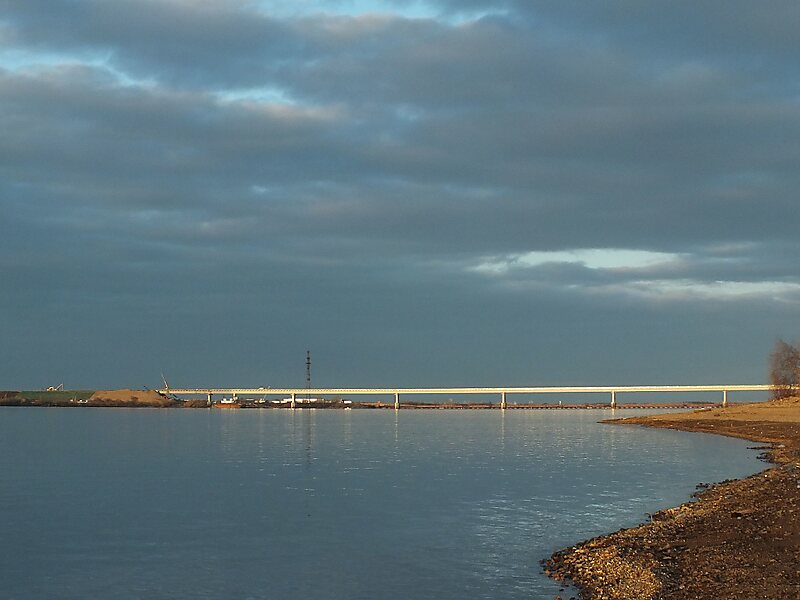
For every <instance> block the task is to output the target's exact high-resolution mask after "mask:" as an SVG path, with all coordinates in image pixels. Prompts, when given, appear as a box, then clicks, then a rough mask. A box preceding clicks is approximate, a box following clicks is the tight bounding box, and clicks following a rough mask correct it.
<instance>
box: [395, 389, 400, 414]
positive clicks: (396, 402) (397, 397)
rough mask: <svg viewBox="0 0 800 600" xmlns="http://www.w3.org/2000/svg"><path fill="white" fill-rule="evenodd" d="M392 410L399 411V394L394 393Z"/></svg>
mask: <svg viewBox="0 0 800 600" xmlns="http://www.w3.org/2000/svg"><path fill="white" fill-rule="evenodd" d="M394 409H395V410H400V392H395V393H394Z"/></svg>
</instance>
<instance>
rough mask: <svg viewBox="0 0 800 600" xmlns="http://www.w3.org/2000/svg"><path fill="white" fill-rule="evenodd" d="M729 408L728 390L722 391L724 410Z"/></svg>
mask: <svg viewBox="0 0 800 600" xmlns="http://www.w3.org/2000/svg"><path fill="white" fill-rule="evenodd" d="M726 406H728V390H722V408H725V407H726Z"/></svg>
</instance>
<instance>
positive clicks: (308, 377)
mask: <svg viewBox="0 0 800 600" xmlns="http://www.w3.org/2000/svg"><path fill="white" fill-rule="evenodd" d="M306 388H307V389H309V390H310V389H311V350H306ZM309 397H310V395H309Z"/></svg>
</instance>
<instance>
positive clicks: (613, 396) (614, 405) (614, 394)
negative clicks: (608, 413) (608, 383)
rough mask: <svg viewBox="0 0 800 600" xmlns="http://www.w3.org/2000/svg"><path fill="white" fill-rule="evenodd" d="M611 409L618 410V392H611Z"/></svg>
mask: <svg viewBox="0 0 800 600" xmlns="http://www.w3.org/2000/svg"><path fill="white" fill-rule="evenodd" d="M611 408H617V390H611Z"/></svg>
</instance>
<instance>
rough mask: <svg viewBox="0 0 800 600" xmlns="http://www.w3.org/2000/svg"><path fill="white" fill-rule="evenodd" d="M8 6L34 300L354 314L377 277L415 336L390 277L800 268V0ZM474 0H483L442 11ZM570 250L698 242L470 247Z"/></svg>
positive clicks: (15, 218) (7, 76) (471, 284)
mask: <svg viewBox="0 0 800 600" xmlns="http://www.w3.org/2000/svg"><path fill="white" fill-rule="evenodd" d="M0 6H2V7H3V8H4V10H3V15H4V16H3V17H2V18H0V32H2V33H0V40H2V43H3V44H4V47H5V48H4V50H5V51H4V52H3V51H0V127H1V128H2V131H3V135H2V136H1V137H0V194H1V195H2V196H1V197H2V206H0V216H2V219H3V223H4V226H5V227H4V228H5V229H6V231H5V232H4V235H3V236H2V237H0V250H1V251H2V258H0V272H2V274H3V275H4V276H5V277H6V279H7V280H9V281H13V282H14V284H15V289H17V290H20V291H19V292H18V293H23V291H24V292H25V293H26V294H30V296H26V302H27V301H30V302H35V300H34V298H35V297H36V296H37V290H41V289H42V285H43V283H42V282H45V281H50V282H58V283H59V285H60V286H62V289H72V290H75V293H78V292H79V290H80V289H82V288H84V287H85V286H87V285H89V284H90V282H92V281H103V282H104V285H105V286H106V288H107V289H108V290H111V291H113V292H114V293H116V294H119V295H121V296H116V297H117V298H120V297H122V296H124V295H125V294H132V297H133V298H136V300H135V301H134V300H129V301H130V302H133V303H134V304H135V303H136V302H141V301H143V300H142V298H143V297H147V298H148V302H151V303H152V305H153V307H154V308H153V310H157V307H158V306H159V303H158V302H157V300H156V299H154V295H155V296H156V297H160V296H162V295H163V298H164V300H163V304H162V305H161V306H162V307H163V309H164V310H175V309H176V302H177V300H176V299H175V298H174V297H173V295H172V292H170V291H167V290H164V289H161V288H159V287H158V286H155V287H154V286H153V284H152V280H153V278H158V279H160V280H162V281H164V280H170V281H172V282H175V284H176V287H178V288H180V289H183V290H187V291H189V292H190V293H192V294H194V295H196V296H197V297H198V305H197V306H206V309H207V310H208V311H211V312H215V311H216V310H218V308H215V307H217V304H215V303H216V302H219V301H220V300H219V298H218V297H217V296H215V295H213V294H210V293H209V294H208V295H205V293H204V289H205V288H204V286H207V285H208V282H209V281H214V282H215V283H216V285H218V286H219V287H221V288H224V289H231V290H236V294H237V298H239V301H240V302H242V303H244V304H245V305H246V310H245V312H247V311H248V310H255V307H256V306H258V302H259V301H260V300H259V298H263V294H265V293H266V290H270V289H275V288H279V289H283V290H285V292H286V293H285V295H284V296H283V297H271V299H270V300H269V307H272V308H271V309H274V312H275V314H281V315H284V316H285V315H287V314H294V310H295V309H296V308H297V307H299V306H301V305H307V306H308V308H309V310H311V309H312V308H313V309H314V310H321V311H322V313H323V314H329V315H336V316H335V318H332V320H333V321H336V322H338V321H339V320H341V321H342V322H343V323H348V324H350V323H351V321H357V320H358V318H357V314H358V311H362V312H363V311H364V310H365V309H364V307H363V306H360V307H359V308H352V307H351V308H348V307H350V306H351V305H350V303H349V301H348V299H349V298H351V297H352V294H353V293H360V294H363V295H364V297H365V298H371V299H373V300H374V306H375V307H376V308H375V309H374V310H375V311H376V312H375V314H376V315H383V316H384V317H386V316H387V315H391V314H394V312H395V311H399V314H402V315H404V317H403V318H404V319H408V327H407V328H406V331H418V333H419V337H418V338H416V339H417V340H423V339H425V335H424V326H423V325H422V323H426V324H427V325H428V326H429V325H430V322H429V321H427V320H426V319H420V324H419V325H418V326H417V325H414V324H413V322H414V320H415V319H414V316H413V315H412V314H411V313H410V312H406V311H404V310H403V309H401V308H400V305H401V304H402V302H404V300H402V299H398V300H396V301H394V302H393V301H392V295H391V294H388V296H387V295H384V294H383V293H381V294H379V293H378V292H376V291H375V287H374V286H383V287H384V289H394V290H401V289H402V290H405V292H404V293H405V294H406V295H404V296H403V297H404V298H408V295H407V294H412V295H413V294H414V293H417V294H423V295H424V294H426V293H428V291H429V290H431V289H434V288H435V289H436V290H437V291H436V294H438V295H437V296H436V298H438V299H437V300H436V301H435V302H434V304H436V303H440V304H437V305H438V306H442V305H446V300H445V299H446V298H448V297H459V296H460V295H463V294H471V295H472V296H473V297H474V300H471V301H469V302H466V304H467V305H468V306H466V307H465V308H464V315H469V316H470V317H469V318H470V319H472V320H473V321H474V320H475V319H476V318H479V317H477V315H480V314H482V312H483V310H484V308H485V306H486V304H484V303H493V302H500V303H504V302H508V303H511V305H514V306H517V304H516V303H517V302H519V301H520V298H526V297H530V294H531V290H535V292H536V293H538V294H542V296H541V297H540V299H539V300H537V302H543V303H545V304H546V303H547V302H553V303H554V306H557V305H559V304H560V303H562V302H563V300H562V299H563V298H566V297H580V296H581V294H582V292H585V293H586V298H584V299H583V300H580V301H578V304H579V305H580V310H581V311H587V310H591V307H592V306H593V305H592V302H593V301H595V299H594V298H593V296H592V293H593V291H596V290H597V289H598V288H603V289H607V290H610V292H611V293H612V296H613V291H614V290H620V293H622V291H624V290H625V289H627V288H626V286H630V285H632V284H634V283H636V284H642V285H647V282H648V281H652V282H654V283H653V285H654V286H655V285H656V284H658V285H661V284H662V283H663V282H664V281H675V282H676V284H681V285H683V284H684V283H685V282H686V281H690V282H695V283H697V284H698V285H700V284H703V285H706V284H714V283H715V282H718V281H726V282H742V283H748V284H750V283H759V282H783V283H786V284H792V285H793V284H798V283H800V273H798V269H797V267H796V264H795V261H794V260H793V259H792V257H794V256H796V255H797V253H798V252H797V251H798V242H797V241H796V240H797V235H796V230H797V224H798V219H797V216H796V213H797V199H796V190H797V189H800V175H799V173H800V169H798V168H797V156H800V104H798V102H797V90H798V77H797V75H798V74H797V66H796V61H795V60H794V56H793V53H792V52H791V47H792V44H791V43H790V38H789V33H790V31H794V30H793V28H792V25H791V24H792V23H795V24H796V23H797V20H798V15H797V9H796V8H795V4H794V3H789V2H768V3H766V4H765V5H759V6H761V8H760V9H759V8H758V7H757V6H755V5H752V4H751V3H744V2H735V3H726V4H725V8H720V6H719V5H718V4H717V3H705V2H700V3H692V5H691V7H689V5H686V6H683V5H682V6H681V7H675V6H674V4H673V3H651V4H650V5H647V6H646V7H642V6H639V5H638V4H636V5H635V6H634V5H633V4H631V3H630V2H623V1H618V2H610V3H603V5H602V8H600V5H591V6H587V5H586V4H585V3H573V2H563V1H561V2H548V1H536V2H511V1H509V2H505V3H500V2H477V1H476V2H458V3H456V2H445V1H442V2H440V3H436V4H435V6H437V7H439V9H440V10H441V11H442V15H443V16H442V18H441V19H408V18H402V17H399V16H396V15H391V14H369V15H362V16H355V17H354V16H344V15H338V16H337V15H325V14H324V11H321V12H320V14H317V15H313V16H306V17H302V18H296V19H283V18H278V17H276V16H271V15H269V14H265V13H264V12H260V11H259V10H258V8H257V4H255V3H250V2H228V3H223V2H207V3H193V2H183V1H178V0H170V1H167V0H164V1H156V0H149V1H138V2H135V1H133V0H121V1H119V2H113V3H108V2H91V1H85V2H67V1H65V0H50V1H48V2H36V1H28V2H16V1H11V0H6V1H5V2H2V3H1V4H0ZM322 8H324V6H322ZM470 10H475V11H481V10H483V11H485V12H486V13H487V16H484V17H482V18H480V19H477V20H472V21H457V22H454V21H452V20H448V18H447V15H448V14H452V13H454V12H459V11H470ZM0 50H3V48H0ZM36 63H40V64H39V65H38V66H34V65H35V64H36ZM573 248H634V249H643V250H654V251H662V252H674V253H680V254H681V256H683V260H682V261H680V262H678V263H675V264H672V265H670V266H668V267H654V268H652V269H639V270H635V271H630V270H629V271H625V270H624V269H623V270H597V269H588V268H586V267H582V266H581V265H579V264H561V265H558V264H556V265H552V264H551V265H543V266H537V267H535V268H526V269H511V270H508V271H507V272H505V273H502V274H500V273H498V274H496V275H495V276H494V277H493V278H488V277H486V276H485V274H481V273H480V272H478V271H476V270H475V267H476V266H478V265H480V264H481V263H482V262H485V261H486V260H492V259H493V258H497V257H504V256H512V257H513V256H515V255H520V254H524V253H525V252H530V251H534V250H539V251H543V250H569V249H573ZM723 248H728V249H729V250H727V251H724V250H722V249H723ZM731 248H733V250H731ZM142 281H147V282H148V283H147V284H146V285H145V288H146V289H147V291H148V293H147V294H140V293H137V288H138V289H141V285H142V284H141V282H142ZM499 282H501V283H505V284H506V285H498V283H499ZM373 284H374V285H373ZM320 287H323V288H324V289H326V290H328V293H327V294H326V299H325V301H324V302H323V303H322V306H321V307H320V306H318V305H316V304H315V302H316V300H315V296H314V293H315V292H316V291H317V290H319V289H320ZM791 289H793V288H790V291H789V292H787V293H788V298H789V299H790V300H792V301H793V302H795V303H796V302H797V295H796V293H795V292H792V291H791ZM16 294H17V292H12V291H10V290H9V289H8V288H6V290H4V291H2V292H1V293H0V301H2V302H5V306H7V307H13V306H14V305H15V304H17V305H18V303H19V296H17V295H16ZM793 294H795V295H793ZM451 295H452V296H451ZM619 297H620V298H623V296H622V295H620V296H619ZM748 298H749V297H748ZM786 298H787V295H786V293H785V294H784V295H783V296H782V297H781V301H782V302H783V301H784V300H786ZM545 299H547V300H545ZM773 300H774V299H773V298H771V297H770V296H769V295H767V296H766V297H765V298H764V301H765V302H772V301H773ZM405 301H407V300H405ZM625 301H626V302H628V301H629V299H627V297H626V300H625ZM639 301H640V302H641V303H642V307H643V310H646V306H647V302H648V301H649V300H648V299H647V298H640V299H639ZM685 301H686V304H687V309H686V310H689V311H691V310H701V305H702V302H704V301H705V300H703V299H702V298H697V297H687V298H686V299H685ZM78 302H79V301H78ZM126 302H128V300H126ZM748 303H749V300H747V301H745V300H742V311H747V310H750V309H751V308H752V305H750V304H748ZM357 304H358V303H357ZM367 304H369V305H370V306H372V304H371V303H369V302H368V303H367ZM113 306H114V304H113V302H112V303H111V308H109V310H108V311H107V313H103V311H99V312H98V314H99V315H103V314H105V317H104V318H109V319H110V318H112V315H116V314H117V311H118V310H122V309H121V308H119V309H115V308H113ZM126 306H127V304H126ZM606 306H607V305H606ZM31 310H33V309H31ZM515 310H516V309H515ZM515 310H510V311H509V314H512V313H515ZM520 310H521V309H520ZM574 310H578V309H577V308H576V309H574ZM780 310H785V307H783V305H781V309H780ZM353 311H355V312H353ZM523 312H524V311H523ZM545 312H546V311H545ZM516 314H517V315H519V310H516ZM566 314H567V313H565V314H564V315H562V316H560V319H561V320H564V321H567V320H568V317H567V316H566ZM743 314H744V313H743ZM464 319H467V317H466V316H465V317H464ZM276 320H280V319H278V318H277V317H276V319H275V320H270V323H272V324H273V325H274V324H275V322H276ZM375 320H376V321H377V320H379V319H378V318H377V317H376V319H375ZM457 321H458V320H456V321H454V322H453V323H455V322H457ZM492 321H493V322H495V324H496V326H497V327H498V328H499V329H505V328H508V327H511V324H510V322H502V323H501V321H502V319H501V318H500V317H499V316H498V317H497V318H496V319H494V318H493V319H492ZM190 323H191V319H190V317H187V320H186V322H185V323H184V327H187V328H189V327H191V325H190ZM298 327H301V326H300V325H298ZM331 327H333V326H331ZM342 327H344V325H342ZM331 331H336V328H335V327H333V329H332V330H331ZM367 332H368V328H366V326H365V329H364V330H363V331H362V332H361V334H359V335H360V336H361V337H364V336H368V335H369V334H368V333H367ZM187 368H188V367H187Z"/></svg>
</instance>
